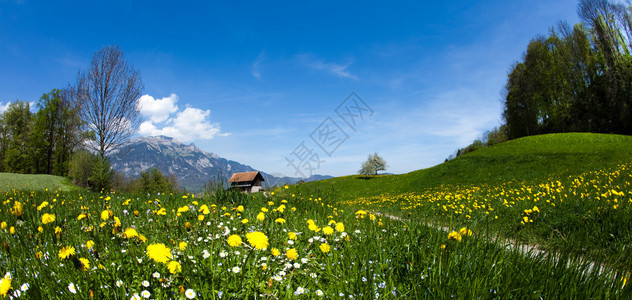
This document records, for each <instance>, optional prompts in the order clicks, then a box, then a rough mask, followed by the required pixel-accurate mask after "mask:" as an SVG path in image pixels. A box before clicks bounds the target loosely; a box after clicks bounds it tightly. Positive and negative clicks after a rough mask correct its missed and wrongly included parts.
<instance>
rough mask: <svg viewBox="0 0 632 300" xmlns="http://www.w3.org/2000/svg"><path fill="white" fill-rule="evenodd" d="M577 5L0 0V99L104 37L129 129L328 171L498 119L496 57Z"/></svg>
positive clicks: (508, 55) (503, 58)
mask: <svg viewBox="0 0 632 300" xmlns="http://www.w3.org/2000/svg"><path fill="white" fill-rule="evenodd" d="M576 5H577V2H576V1H575V0H561V1H548V0H533V1H495V0H494V1H491V0H490V1H446V2H443V1H407V2H392V1H391V2H373V1H359V2H344V3H342V2H341V1H282V2H281V1H279V2H274V4H272V3H270V2H261V1H256V2H255V1H253V2H230V3H228V1H226V2H220V3H207V2H193V1H192V2H187V1H184V2H182V3H177V4H176V3H172V2H166V1H165V2H163V1H29V0H22V1H11V0H0V110H2V109H3V108H4V107H6V105H7V103H8V102H10V101H14V100H16V99H20V100H25V101H29V102H37V100H38V99H39V97H40V96H41V95H42V94H43V93H46V92H49V91H50V90H51V89H53V88H62V87H65V86H67V85H68V84H72V83H74V82H75V78H76V75H77V72H78V71H80V70H85V69H86V68H87V66H88V63H89V61H90V59H91V57H92V55H93V54H94V53H95V52H96V51H98V50H99V49H100V48H102V47H103V46H106V45H111V44H118V45H119V46H120V47H121V49H122V50H123V51H124V52H125V55H126V58H127V60H128V61H129V62H130V63H131V64H132V65H133V66H134V67H135V68H136V69H137V70H138V71H140V73H141V76H142V79H143V81H144V84H145V90H144V92H143V94H145V95H146V96H143V97H142V99H141V100H140V101H141V102H142V103H143V106H142V107H143V111H142V112H143V117H144V121H145V123H144V124H143V125H142V126H141V128H140V130H139V135H151V134H165V135H170V136H173V137H175V138H176V139H179V140H181V141H182V142H185V143H195V144H196V145H197V146H198V147H200V148H202V149H204V150H206V151H209V152H213V153H216V154H218V155H220V156H222V157H225V158H229V159H232V160H236V161H239V162H241V163H244V164H248V165H251V166H252V167H254V168H256V169H260V170H263V171H266V172H269V173H275V174H284V175H288V176H296V175H297V174H298V173H297V170H296V169H294V168H293V167H292V166H291V165H290V166H288V161H287V159H290V160H292V161H294V163H295V164H297V163H298V162H299V161H300V159H304V158H306V157H308V159H307V160H306V161H309V163H307V164H306V163H305V161H304V162H303V164H301V165H299V166H298V167H299V171H301V173H302V174H303V175H309V173H310V172H311V173H314V174H328V175H334V176H340V175H348V174H354V173H356V172H357V170H358V169H359V168H360V165H361V163H362V161H363V160H365V159H366V157H367V156H368V154H369V153H373V152H378V153H379V154H380V155H381V156H382V157H384V158H385V159H386V161H387V162H388V164H389V169H388V171H389V172H393V173H405V172H410V171H413V170H416V169H421V168H427V167H431V166H433V165H436V164H438V163H441V162H443V160H444V159H445V158H446V157H447V156H449V155H450V154H452V153H453V152H454V151H455V150H456V149H457V148H459V147H464V146H466V145H468V144H469V143H470V142H471V141H472V140H474V139H475V138H477V137H479V136H480V135H481V134H482V133H483V132H485V131H486V130H489V129H492V128H493V127H495V126H498V125H499V124H500V123H501V121H502V119H501V111H502V97H501V91H502V88H503V86H504V84H505V80H506V74H507V71H508V70H509V69H510V67H511V66H512V64H513V63H514V62H515V61H517V60H519V59H520V58H521V55H522V53H523V51H524V50H525V49H526V46H527V44H528V42H529V40H531V39H532V38H534V37H536V36H537V35H546V34H548V32H549V29H550V28H551V27H553V26H555V25H556V24H557V22H558V21H560V20H565V21H567V22H569V23H571V24H574V23H577V22H578V18H577V16H576ZM352 92H355V93H357V95H358V96H359V97H360V99H362V101H363V102H362V101H360V102H359V101H358V100H357V99H356V102H355V103H359V104H365V105H366V106H362V107H363V108H365V109H367V110H362V112H364V114H363V115H362V116H361V117H360V116H359V115H358V116H357V117H356V118H355V119H354V120H355V121H356V122H355V124H352V126H350V125H349V124H347V123H346V122H344V119H342V118H341V116H340V115H338V114H337V113H336V108H338V107H339V106H340V107H341V108H339V109H338V110H339V111H341V109H343V110H344V109H345V108H349V107H352V108H351V111H352V112H354V111H353V107H354V105H351V106H350V105H349V104H350V103H353V102H350V101H352V100H348V101H346V102H344V101H345V99H346V98H347V96H349V95H350V94H351V93H352ZM343 102H344V103H343ZM341 103H342V105H341ZM368 109H370V110H368ZM371 111H372V113H369V112H371ZM355 112H357V111H355ZM343 116H345V115H343ZM328 118H329V119H328ZM346 118H347V121H349V120H350V119H349V117H348V116H347V117H346ZM336 125H337V126H338V127H336ZM327 126H329V127H327ZM334 129H335V130H337V131H334ZM323 130H324V131H323ZM327 130H328V131H327ZM341 131H343V132H344V134H343V133H342V132H341ZM325 133H328V134H325ZM312 138H313V139H312ZM319 144H320V146H323V147H322V148H321V147H320V146H319ZM308 154H310V155H309V156H307V155H308ZM316 161H319V163H316ZM310 166H311V169H310ZM299 175H300V174H299Z"/></svg>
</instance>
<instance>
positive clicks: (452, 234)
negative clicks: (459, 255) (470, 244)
mask: <svg viewBox="0 0 632 300" xmlns="http://www.w3.org/2000/svg"><path fill="white" fill-rule="evenodd" d="M448 239H449V240H456V241H458V242H460V241H461V239H462V237H461V234H460V233H458V232H456V231H452V232H450V233H449V234H448Z"/></svg>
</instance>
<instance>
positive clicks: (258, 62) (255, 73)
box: [250, 51, 266, 80]
mask: <svg viewBox="0 0 632 300" xmlns="http://www.w3.org/2000/svg"><path fill="white" fill-rule="evenodd" d="M265 54H266V53H265V51H261V53H259V56H257V59H256V60H255V62H254V63H252V70H251V71H250V74H252V76H254V77H255V78H257V79H258V80H261V70H260V69H259V65H261V63H262V62H263V60H264V58H265Z"/></svg>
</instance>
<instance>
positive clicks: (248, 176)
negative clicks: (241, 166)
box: [228, 171, 264, 182]
mask: <svg viewBox="0 0 632 300" xmlns="http://www.w3.org/2000/svg"><path fill="white" fill-rule="evenodd" d="M257 176H259V177H261V178H260V179H261V181H264V180H263V176H261V173H259V172H258V171H252V172H242V173H234V174H233V176H230V179H228V182H243V181H255V179H256V178H257Z"/></svg>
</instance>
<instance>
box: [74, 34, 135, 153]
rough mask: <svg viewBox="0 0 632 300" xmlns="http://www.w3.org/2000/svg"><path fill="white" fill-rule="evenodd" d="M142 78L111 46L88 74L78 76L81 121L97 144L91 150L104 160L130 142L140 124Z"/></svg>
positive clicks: (95, 58) (96, 57) (94, 60)
mask: <svg viewBox="0 0 632 300" xmlns="http://www.w3.org/2000/svg"><path fill="white" fill-rule="evenodd" d="M142 90H143V82H142V81H141V78H140V74H139V73H138V72H137V71H136V70H134V68H133V67H132V66H131V65H129V64H128V63H127V62H126V61H125V58H124V56H123V51H121V49H120V48H119V47H118V46H107V47H105V48H103V49H101V50H99V52H97V53H95V54H94V56H93V57H92V62H91V63H90V67H89V68H88V71H87V72H86V73H83V72H80V73H79V75H78V76H77V86H76V94H75V101H76V102H77V103H76V104H77V107H79V117H80V118H81V120H82V121H83V122H85V126H86V127H87V129H88V131H90V132H91V133H92V138H94V142H93V143H91V145H90V147H91V148H93V149H94V150H95V151H97V152H98V153H99V156H101V158H104V157H105V155H106V153H107V152H108V151H110V150H112V149H114V148H116V146H118V145H120V144H121V143H122V142H124V141H125V140H126V139H128V138H129V137H130V136H131V135H132V134H133V133H134V132H135V131H136V129H137V128H138V125H139V124H140V121H141V120H140V113H139V111H138V101H137V100H138V98H139V97H140V96H141V92H142Z"/></svg>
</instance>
